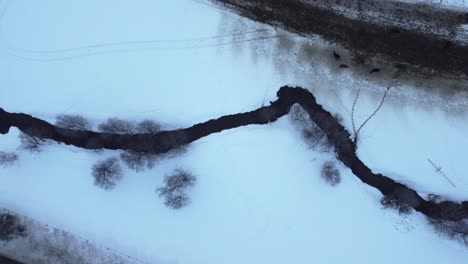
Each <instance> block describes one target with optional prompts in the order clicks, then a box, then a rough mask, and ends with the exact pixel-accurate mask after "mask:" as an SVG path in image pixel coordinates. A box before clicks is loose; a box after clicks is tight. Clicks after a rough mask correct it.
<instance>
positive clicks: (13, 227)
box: [0, 212, 26, 241]
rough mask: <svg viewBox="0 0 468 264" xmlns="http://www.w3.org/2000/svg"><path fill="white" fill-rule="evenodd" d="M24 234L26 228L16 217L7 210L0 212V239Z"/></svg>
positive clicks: (8, 238) (4, 239)
mask: <svg viewBox="0 0 468 264" xmlns="http://www.w3.org/2000/svg"><path fill="white" fill-rule="evenodd" d="M25 234H26V229H25V227H24V226H23V225H21V224H20V223H19V219H18V217H16V216H15V215H12V214H10V213H8V212H2V213H1V214H0V240H3V241H7V240H11V239H13V238H15V237H18V236H25Z"/></svg>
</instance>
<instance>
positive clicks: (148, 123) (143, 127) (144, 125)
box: [136, 120, 161, 134]
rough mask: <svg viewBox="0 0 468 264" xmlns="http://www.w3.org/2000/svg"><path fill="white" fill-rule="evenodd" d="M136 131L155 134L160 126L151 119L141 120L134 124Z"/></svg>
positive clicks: (159, 129)
mask: <svg viewBox="0 0 468 264" xmlns="http://www.w3.org/2000/svg"><path fill="white" fill-rule="evenodd" d="M136 131H137V132H138V133H149V134H156V133H158V132H159V131H161V126H160V125H159V124H158V123H156V122H154V121H153V120H143V121H141V122H140V123H138V124H137V126H136Z"/></svg>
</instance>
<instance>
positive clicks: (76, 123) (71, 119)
mask: <svg viewBox="0 0 468 264" xmlns="http://www.w3.org/2000/svg"><path fill="white" fill-rule="evenodd" d="M55 125H56V126H58V127H61V128H67V129H73V130H89V129H90V128H91V125H90V123H89V122H88V120H86V119H85V118H84V117H82V116H80V115H58V116H57V121H56V122H55Z"/></svg>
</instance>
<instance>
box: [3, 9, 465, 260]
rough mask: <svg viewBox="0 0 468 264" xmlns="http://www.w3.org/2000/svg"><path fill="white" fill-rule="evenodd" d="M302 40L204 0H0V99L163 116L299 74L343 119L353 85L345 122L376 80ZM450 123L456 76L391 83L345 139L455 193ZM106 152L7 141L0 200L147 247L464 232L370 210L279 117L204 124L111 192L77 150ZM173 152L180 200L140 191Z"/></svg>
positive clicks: (223, 253) (431, 188) (44, 113)
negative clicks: (185, 185) (442, 92)
mask: <svg viewBox="0 0 468 264" xmlns="http://www.w3.org/2000/svg"><path fill="white" fill-rule="evenodd" d="M304 42H306V41H305V40H302V39H300V38H298V37H291V36H288V34H285V33H281V32H278V31H275V30H274V29H272V28H269V27H266V26H261V25H258V24H255V23H252V22H248V21H246V20H244V19H241V18H238V17H236V16H235V15H231V14H229V13H226V12H224V11H222V10H219V9H217V8H216V7H214V6H212V5H211V4H209V3H208V2H198V1H183V0H178V1H150V0H136V1H115V0H103V1H98V2H96V1H91V0H89V1H88V0H86V1H85V0H82V1H67V2H64V1H58V0H55V1H54V0H43V1H20V0H17V1H1V2H0V69H1V71H2V74H1V75H0V107H2V108H4V109H5V110H7V111H19V112H25V113H29V114H33V115H35V116H38V117H41V118H45V119H47V120H51V121H53V119H54V117H55V116H56V115H57V114H63V113H68V114H71V113H73V114H74V113H77V114H82V115H84V116H86V117H89V118H91V119H92V120H93V121H94V122H95V124H97V123H98V122H100V121H102V120H104V119H105V118H107V117H111V116H118V117H121V118H127V119H132V120H141V119H144V118H152V119H155V120H157V121H159V122H161V123H163V124H165V125H166V126H167V127H169V128H170V127H180V126H188V125H191V124H194V123H197V122H200V121H205V120H208V119H210V118H214V117H219V116H221V115H224V114H230V113H237V112H242V111H249V110H252V109H255V108H258V107H259V106H261V105H264V104H268V102H269V100H273V99H274V98H275V93H276V90H277V89H278V88H279V87H280V86H281V85H283V84H291V85H302V86H305V87H309V88H311V89H313V92H314V94H315V95H316V96H317V99H318V101H319V102H320V103H322V104H323V105H324V106H325V108H326V109H328V110H329V111H331V112H334V113H340V114H341V115H342V116H343V117H344V119H345V125H346V126H347V127H348V128H349V129H350V130H351V127H352V125H351V119H350V114H349V113H348V112H349V111H351V108H352V104H353V100H354V95H355V93H356V91H357V87H359V86H362V91H361V96H360V98H359V100H358V103H357V105H356V113H355V116H356V121H357V123H358V124H359V123H360V122H362V120H364V119H365V118H366V116H367V115H368V114H369V113H370V112H371V111H372V110H373V108H374V107H375V106H376V105H378V102H379V100H380V94H382V92H383V87H382V85H381V84H379V83H377V82H373V81H372V80H373V79H372V78H371V77H369V80H367V81H366V80H364V81H362V80H361V79H359V78H356V77H355V76H354V75H353V74H351V73H349V72H348V71H337V70H336V68H337V67H336V65H334V62H333V60H332V57H331V59H330V60H325V59H323V56H324V55H323V53H324V51H323V49H322V48H321V44H317V43H319V41H318V42H313V43H309V44H310V45H309V44H308V45H302V44H303V43H304ZM309 53H311V54H315V55H316V56H315V55H314V56H312V57H317V58H318V59H317V58H316V59H313V58H312V57H311V58H308V57H305V56H304V54H309ZM298 54H299V55H298ZM293 55H295V56H293ZM330 55H331V54H330ZM410 95H415V96H410ZM426 95H427V96H426ZM466 131H468V103H467V97H466V93H459V94H457V95H452V96H446V97H440V96H432V97H429V96H428V94H427V93H425V92H424V91H422V90H421V89H413V88H411V87H407V86H405V85H402V86H398V87H395V88H394V89H392V90H391V91H390V94H389V97H388V100H387V101H386V103H385V104H384V106H383V108H382V109H381V111H380V112H379V113H378V114H377V116H376V117H375V118H374V119H373V120H371V121H370V122H369V124H368V125H367V126H366V127H365V128H364V129H363V131H362V134H361V137H360V138H361V140H360V145H359V156H360V157H361V158H362V159H363V161H364V162H365V163H367V164H368V165H369V166H370V167H371V168H372V169H374V170H375V171H378V172H382V173H384V174H386V175H388V176H391V177H393V178H395V179H397V180H401V181H403V182H405V183H408V184H409V185H410V186H412V187H414V188H416V189H417V190H418V191H419V192H421V193H428V192H435V193H439V194H442V195H443V196H445V197H448V198H452V199H456V200H468V192H467V190H468V178H467V175H466V171H467V169H468V168H467V166H468V165H467V164H466V158H465V156H466V155H464V152H463V150H464V149H466V147H467V146H468V137H467V136H466ZM18 133H19V132H18V131H17V130H16V129H12V131H11V132H10V133H9V134H8V135H5V136H1V137H0V150H4V151H15V150H16V148H17V147H18V145H19V139H18ZM118 154H119V153H118V152H114V151H102V152H93V151H85V150H82V149H78V148H74V147H69V146H63V145H56V144H52V145H49V146H46V147H45V148H44V150H43V152H41V153H39V154H35V153H28V152H25V151H21V152H20V159H19V161H18V163H17V164H16V165H15V166H12V167H8V168H0V207H6V208H9V209H12V210H15V211H18V212H19V213H21V214H24V215H27V216H29V217H32V218H34V219H37V220H39V221H41V222H43V223H47V224H49V225H51V226H55V227H57V228H61V229H64V230H67V231H69V232H71V233H74V234H76V235H78V236H79V237H83V238H85V239H90V240H91V241H93V242H95V243H97V244H100V245H105V246H107V247H110V248H113V249H115V250H117V251H119V252H122V253H123V254H127V255H131V256H133V257H136V258H138V259H141V260H143V261H145V262H149V263H154V262H156V263H286V262H291V263H312V262H327V263H343V262H348V263H371V262H379V263H410V262H411V263H442V262H450V263H466V262H467V261H468V251H467V249H466V248H464V247H463V246H462V245H460V244H458V243H455V242H453V241H449V240H444V239H440V238H439V237H438V235H437V234H435V233H434V232H433V231H432V228H431V227H430V226H429V225H428V224H427V223H426V220H425V219H424V217H422V216H421V215H419V214H412V215H409V216H400V215H398V214H397V213H396V212H393V211H388V210H382V209H381V206H380V204H379V200H380V198H381V196H380V194H379V193H378V192H377V191H375V190H374V189H372V188H369V187H367V186H365V185H363V184H362V183H361V182H360V181H359V180H358V179H357V178H356V177H355V176H353V175H352V174H351V173H350V172H349V170H348V169H346V168H343V167H341V168H340V171H341V174H342V178H343V179H342V182H341V184H340V185H338V186H337V187H336V188H332V187H330V186H328V185H327V184H325V183H324V182H323V181H322V179H321V178H320V176H319V171H320V166H321V164H322V163H323V161H325V160H329V159H333V156H332V154H330V153H323V152H320V151H315V150H311V149H308V148H307V147H306V145H305V144H304V143H303V141H302V140H301V138H300V135H299V133H298V131H296V129H295V128H294V126H292V125H291V123H290V121H289V120H288V118H286V117H284V118H281V119H280V120H279V121H277V122H275V123H273V124H269V125H264V126H249V127H243V128H238V129H233V130H229V131H224V132H222V133H219V134H215V135H211V136H209V137H206V138H203V139H201V140H199V141H197V142H194V143H193V144H191V145H190V146H189V147H188V149H187V151H186V152H184V153H181V154H180V155H179V156H176V157H169V158H164V159H163V160H161V161H159V162H158V164H157V166H156V167H155V168H154V169H152V170H147V171H144V172H141V173H136V172H133V171H131V170H128V169H126V170H125V171H124V178H123V180H122V181H121V182H119V184H118V185H117V187H116V189H114V190H112V191H110V192H105V191H103V190H101V189H99V188H96V187H95V186H94V185H93V179H92V177H91V175H90V172H91V166H92V165H93V164H94V163H95V162H96V161H97V160H100V159H103V158H105V157H110V156H116V155H118ZM427 158H430V159H431V160H433V161H434V162H436V163H437V165H439V166H441V167H442V170H443V172H445V173H446V174H447V175H448V176H449V177H450V178H451V179H452V180H453V182H454V183H455V184H456V188H453V187H451V185H450V184H449V183H448V182H446V181H445V179H444V178H442V176H441V175H439V174H437V173H435V172H434V168H432V167H431V165H430V164H429V163H428V161H427ZM176 167H184V168H188V169H190V170H191V171H192V172H193V173H194V174H195V175H197V176H198V182H197V184H196V185H195V186H194V187H193V188H192V189H191V190H190V197H191V201H192V202H191V204H190V206H188V207H186V208H184V209H181V210H179V211H174V210H170V209H168V208H166V207H164V205H163V201H162V199H161V198H160V197H158V196H157V194H156V193H155V189H156V188H157V187H160V186H161V184H162V179H163V176H164V175H165V174H167V173H169V172H171V171H172V170H173V169H174V168H176Z"/></svg>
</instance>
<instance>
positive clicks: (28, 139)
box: [19, 133, 47, 152]
mask: <svg viewBox="0 0 468 264" xmlns="http://www.w3.org/2000/svg"><path fill="white" fill-rule="evenodd" d="M19 137H20V141H21V146H20V147H21V148H22V149H25V150H29V151H31V152H40V151H41V147H42V146H43V145H44V144H45V143H46V142H47V140H45V139H43V138H40V137H36V136H31V135H28V134H25V133H21V134H20V135H19Z"/></svg>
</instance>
